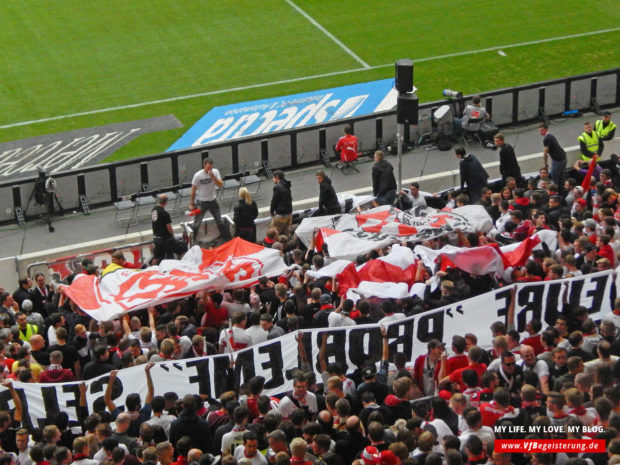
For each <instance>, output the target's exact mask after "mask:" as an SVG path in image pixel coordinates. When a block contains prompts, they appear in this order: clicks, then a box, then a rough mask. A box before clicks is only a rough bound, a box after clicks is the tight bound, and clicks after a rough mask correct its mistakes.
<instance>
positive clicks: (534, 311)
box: [515, 284, 545, 333]
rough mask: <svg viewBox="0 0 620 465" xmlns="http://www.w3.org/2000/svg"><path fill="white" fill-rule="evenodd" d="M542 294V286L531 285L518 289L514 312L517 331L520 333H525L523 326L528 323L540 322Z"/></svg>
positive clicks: (543, 288) (543, 287)
mask: <svg viewBox="0 0 620 465" xmlns="http://www.w3.org/2000/svg"><path fill="white" fill-rule="evenodd" d="M544 292H545V286H544V285H537V284H531V285H526V286H524V287H522V288H518V290H517V307H516V308H515V312H517V321H516V323H517V331H519V332H520V333H522V332H523V331H525V324H526V323H527V322H528V321H530V320H532V319H537V320H540V321H542V318H541V317H542V304H543V294H544ZM528 313H531V315H528Z"/></svg>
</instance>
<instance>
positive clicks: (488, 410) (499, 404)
mask: <svg viewBox="0 0 620 465" xmlns="http://www.w3.org/2000/svg"><path fill="white" fill-rule="evenodd" d="M514 411H515V409H514V407H512V406H511V405H510V394H509V393H508V392H507V391H506V390H505V389H496V390H495V392H494V393H493V400H492V401H491V402H483V403H481V404H480V416H481V417H482V424H483V425H484V426H488V427H490V428H493V425H495V422H496V421H497V420H499V419H500V418H502V417H504V416H505V415H506V414H512V413H514Z"/></svg>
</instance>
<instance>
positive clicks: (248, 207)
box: [233, 187, 258, 242]
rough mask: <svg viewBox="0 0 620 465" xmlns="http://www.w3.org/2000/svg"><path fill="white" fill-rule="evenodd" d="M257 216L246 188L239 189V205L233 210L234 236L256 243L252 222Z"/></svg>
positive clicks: (256, 208)
mask: <svg viewBox="0 0 620 465" xmlns="http://www.w3.org/2000/svg"><path fill="white" fill-rule="evenodd" d="M257 216H258V207H257V206H256V202H254V200H252V196H251V195H250V192H249V191H248V189H247V188H245V187H242V188H241V189H239V203H238V204H237V206H236V207H235V209H234V213H233V221H234V223H235V236H238V237H240V238H241V239H244V240H246V241H250V242H256V225H255V224H254V220H255V219H256V217H257Z"/></svg>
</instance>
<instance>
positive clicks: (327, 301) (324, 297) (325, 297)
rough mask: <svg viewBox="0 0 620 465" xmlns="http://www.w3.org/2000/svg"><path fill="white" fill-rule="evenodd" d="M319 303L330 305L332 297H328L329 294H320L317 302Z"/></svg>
mask: <svg viewBox="0 0 620 465" xmlns="http://www.w3.org/2000/svg"><path fill="white" fill-rule="evenodd" d="M319 302H320V303H321V305H325V304H331V303H332V296H330V295H329V294H322V295H321V299H320V300H319Z"/></svg>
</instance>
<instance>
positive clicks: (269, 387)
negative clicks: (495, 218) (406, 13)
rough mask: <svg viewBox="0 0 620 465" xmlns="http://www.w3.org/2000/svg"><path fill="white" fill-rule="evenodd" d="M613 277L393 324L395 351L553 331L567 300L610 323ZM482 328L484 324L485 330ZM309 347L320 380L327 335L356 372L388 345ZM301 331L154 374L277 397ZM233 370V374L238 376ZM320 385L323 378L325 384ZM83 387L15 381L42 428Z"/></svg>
mask: <svg viewBox="0 0 620 465" xmlns="http://www.w3.org/2000/svg"><path fill="white" fill-rule="evenodd" d="M612 282H613V273H612V272H611V271H605V272H600V273H594V274H590V275H586V276H580V277H576V278H571V279H566V280H559V281H546V282H541V283H527V284H517V285H515V286H508V287H505V288H502V289H498V290H496V291H493V292H489V293H486V294H483V295H480V296H477V297H475V298H471V299H468V300H464V301H461V302H458V303H456V304H454V305H450V306H447V307H441V308H437V309H433V310H429V311H427V312H424V313H422V314H419V315H414V316H411V317H408V318H404V319H403V320H400V321H397V322H394V323H391V324H390V325H388V326H387V329H388V335H389V339H388V343H389V345H390V352H391V353H394V352H403V353H404V354H405V356H406V358H407V360H409V361H413V360H414V359H415V358H416V357H417V356H418V355H420V354H424V353H426V351H427V349H426V344H427V342H428V341H429V340H431V339H439V340H441V341H444V342H446V343H450V341H451V340H452V336H453V335H455V334H458V335H463V334H465V333H468V332H471V333H474V334H476V335H477V337H478V345H479V346H481V347H484V348H489V347H490V346H491V340H492V335H491V330H490V328H489V327H490V325H491V323H493V322H494V321H503V322H504V323H506V324H511V323H514V325H515V327H516V329H517V330H518V331H519V332H521V333H523V332H524V329H525V323H526V322H527V321H529V320H531V319H532V318H538V319H540V321H542V322H543V325H544V326H545V325H553V324H554V323H555V318H556V317H557V315H558V311H560V309H561V308H562V302H563V301H564V300H566V301H568V302H570V303H574V304H578V305H583V306H584V307H586V308H587V309H588V312H589V314H590V316H591V317H592V318H593V319H599V318H602V317H603V316H604V315H605V314H607V313H610V312H611V310H612V305H611V285H612ZM513 287H516V294H515V299H516V305H515V312H514V317H513V318H512V319H509V308H510V302H511V293H512V289H513ZM481 322H484V323H483V324H482V326H481ZM302 332H303V345H304V348H305V351H306V354H307V356H308V359H309V360H310V361H311V363H312V367H313V369H314V371H315V372H316V373H317V376H318V375H319V363H318V354H319V349H320V346H321V340H322V335H323V334H324V333H327V334H329V337H328V338H327V350H326V355H327V358H328V360H327V361H328V363H330V362H339V363H340V364H342V366H346V367H347V371H349V372H351V371H353V370H354V369H355V367H357V366H360V365H362V364H363V363H364V362H366V361H371V362H378V361H379V359H380V357H381V347H382V343H383V340H382V338H381V331H380V328H379V326H378V325H364V326H351V327H346V328H337V329H336V328H333V329H312V330H304V331H302ZM295 338H296V333H290V334H287V335H285V336H283V337H280V338H277V339H274V340H270V341H267V342H265V343H263V344H260V345H256V346H252V347H249V348H247V349H244V350H241V351H239V352H236V353H235V354H234V355H233V356H234V359H235V363H234V365H233V368H231V363H230V358H229V356H228V355H216V356H210V357H204V358H197V359H188V360H179V361H174V362H161V363H157V364H156V366H155V367H153V368H152V370H151V374H152V376H153V382H154V385H155V394H156V395H162V394H164V393H165V392H168V391H174V392H176V393H177V394H178V395H179V396H182V395H184V394H189V393H191V394H195V393H200V394H209V395H210V396H211V397H219V395H220V394H221V393H222V392H224V391H225V390H227V389H228V388H229V386H228V385H227V384H226V380H227V379H229V378H231V377H232V379H233V380H234V384H235V387H237V388H238V386H239V385H240V384H241V383H243V382H246V381H248V380H249V379H250V378H251V377H253V376H255V375H261V376H264V377H265V379H266V384H265V394H267V395H277V394H282V393H284V392H286V391H289V390H290V389H292V376H293V373H294V371H295V370H296V369H297V368H298V367H299V359H298V350H297V341H296V339H295ZM230 370H232V372H231V371H230ZM317 379H319V380H320V376H319V377H318V378H317ZM107 382H108V376H107V375H103V376H101V377H99V378H97V379H94V380H90V381H87V382H86V386H87V405H88V409H89V412H92V411H93V405H94V404H95V403H96V402H101V401H102V398H103V393H104V392H105V388H106V385H107ZM79 384H80V383H63V384H34V383H26V384H24V383H18V382H16V383H14V385H15V387H16V389H17V391H18V392H19V394H20V396H21V398H22V401H23V404H24V424H25V426H27V427H30V426H33V425H34V426H40V427H42V426H43V425H44V424H45V423H44V422H45V421H46V419H47V418H50V417H51V416H52V415H54V413H56V412H58V411H66V412H67V413H68V414H69V418H70V419H71V420H72V421H76V420H77V409H76V406H77V405H78V400H79ZM134 392H137V393H139V394H140V395H141V396H142V399H144V398H145V396H146V392H147V390H146V375H145V373H144V366H138V367H132V368H127V369H124V370H120V371H119V372H118V377H117V381H116V387H115V389H114V394H113V397H114V401H115V403H116V404H117V405H118V406H122V405H124V403H125V398H126V396H127V395H128V394H130V393H134ZM11 408H13V405H12V401H11V396H10V393H9V391H8V390H6V389H5V388H2V390H1V391H0V410H9V409H11Z"/></svg>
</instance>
